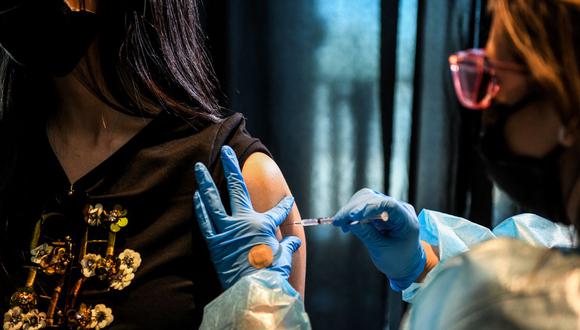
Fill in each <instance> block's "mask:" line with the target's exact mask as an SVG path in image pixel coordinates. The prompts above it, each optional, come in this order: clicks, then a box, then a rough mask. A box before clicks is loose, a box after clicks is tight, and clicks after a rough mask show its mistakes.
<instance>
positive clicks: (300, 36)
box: [204, 0, 491, 329]
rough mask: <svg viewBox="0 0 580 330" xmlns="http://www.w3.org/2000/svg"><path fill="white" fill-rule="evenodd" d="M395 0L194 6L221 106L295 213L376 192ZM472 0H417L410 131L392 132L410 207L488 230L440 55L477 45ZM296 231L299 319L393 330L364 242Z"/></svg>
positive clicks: (390, 82) (381, 181)
mask: <svg viewBox="0 0 580 330" xmlns="http://www.w3.org/2000/svg"><path fill="white" fill-rule="evenodd" d="M402 1H404V0H342V1H341V0H270V1H266V0H243V1H242V0H207V1H205V7H204V13H205V18H206V19H205V28H206V31H207V34H208V44H209V47H210V49H211V55H212V57H213V61H214V65H215V69H216V72H217V74H218V76H219V79H220V82H221V86H222V94H223V95H222V99H223V104H224V105H226V106H227V108H228V109H230V110H231V111H236V112H242V113H243V114H245V116H246V117H247V118H248V127H249V130H250V132H251V133H252V134H253V135H255V136H257V137H259V138H260V139H262V140H263V142H265V144H266V145H267V146H268V147H269V148H270V150H271V152H272V154H273V155H274V158H275V160H276V162H277V163H278V165H279V166H280V167H281V169H282V171H283V172H284V174H285V176H286V179H287V181H288V183H289V185H290V187H291V189H292V190H293V193H294V195H295V197H296V200H297V203H298V205H299V207H300V210H301V213H302V216H303V217H318V216H326V215H332V214H333V213H334V212H335V211H336V210H338V208H339V207H340V205H341V204H344V203H345V202H346V201H347V200H348V197H349V196H350V195H351V194H352V193H354V192H355V191H356V190H358V189H359V188H361V187H364V186H371V187H373V188H374V189H377V190H380V191H385V192H386V191H389V182H388V181H389V180H388V178H389V176H388V172H389V168H388V167H389V164H390V155H391V149H392V145H391V143H392V141H393V111H394V108H393V107H394V95H393V93H394V87H395V84H396V80H397V77H396V75H395V69H394V68H395V65H396V63H397V61H398V60H401V59H400V58H397V54H396V47H397V33H398V32H402V33H404V31H397V26H398V25H397V22H398V15H399V11H398V8H399V4H400V3H401V2H402ZM483 2H484V1H479V0H438V1H420V0H419V1H418V5H419V8H418V13H417V15H418V19H417V22H418V23H417V24H418V26H417V27H416V29H417V45H416V57H415V76H414V79H413V80H414V84H413V85H414V94H413V95H414V96H413V102H412V103H413V104H412V116H411V117H412V120H413V122H412V125H411V128H412V129H411V130H410V131H409V132H403V133H397V134H408V135H409V136H408V138H409V139H410V141H411V144H410V152H409V161H408V164H406V166H407V167H408V173H409V174H408V178H406V180H408V196H407V199H408V200H409V201H410V202H412V203H413V204H414V205H416V208H417V209H418V210H419V209H421V208H431V209H436V210H441V211H445V212H449V213H453V214H458V215H462V216H465V217H468V218H471V219H473V220H475V221H477V222H479V223H482V224H485V225H489V224H490V222H491V185H490V184H489V182H488V181H487V179H486V177H485V175H484V174H483V172H482V171H483V170H482V167H481V164H480V162H479V159H478V158H477V154H476V152H475V149H474V147H473V145H474V141H475V139H476V137H477V134H478V129H479V114H476V113H472V112H467V111H464V110H462V109H460V107H459V106H458V104H457V102H456V100H455V96H454V94H453V90H452V88H451V82H450V76H449V72H448V64H447V57H448V56H449V55H450V54H451V53H452V52H454V51H457V50H460V49H464V48H470V47H473V46H482V41H483V42H484V41H485V30H484V29H481V25H482V24H483V23H482V18H483V17H484V16H485V15H484V14H485V10H484V9H483V10H482V8H485V7H484V6H485V4H484V3H483ZM335 7H336V8H335ZM365 29H366V30H365ZM402 56H405V54H403V55H402ZM306 234H307V238H308V269H307V286H306V308H307V311H308V313H309V315H310V318H311V321H312V325H313V328H314V329H353V328H360V329H387V328H389V329H397V328H398V325H399V321H400V316H401V313H402V312H403V311H404V308H405V305H404V304H402V303H401V301H400V297H399V296H398V295H396V294H394V293H392V292H390V293H389V290H388V289H387V281H386V279H385V278H384V276H381V275H380V274H379V273H378V272H377V271H376V270H375V269H374V267H373V266H372V264H371V262H370V260H369V258H368V257H367V254H366V251H365V249H364V247H362V246H361V244H359V243H358V241H356V240H355V239H354V238H353V237H351V236H348V235H344V234H342V233H340V232H339V231H338V230H336V229H335V228H327V227H325V228H309V229H307V232H306Z"/></svg>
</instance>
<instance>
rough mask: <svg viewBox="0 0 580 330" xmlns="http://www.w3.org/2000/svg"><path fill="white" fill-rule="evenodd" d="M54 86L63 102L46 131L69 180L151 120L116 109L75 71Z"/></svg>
mask: <svg viewBox="0 0 580 330" xmlns="http://www.w3.org/2000/svg"><path fill="white" fill-rule="evenodd" d="M55 85H56V91H57V93H58V96H59V98H60V102H59V104H58V106H57V109H56V111H55V112H54V115H53V116H52V117H51V118H49V120H48V123H47V134H48V138H49V141H50V144H51V146H52V148H53V151H54V153H55V155H56V157H57V158H58V160H59V161H60V163H61V165H62V167H63V169H64V171H65V172H66V174H67V176H68V178H69V180H70V183H74V182H76V181H77V180H78V179H79V178H81V177H82V176H84V175H85V174H87V173H88V172H89V171H91V170H92V169H93V168H95V167H97V166H98V165H99V164H100V163H102V162H103V161H105V160H106V159H107V158H109V157H110V156H111V155H112V154H113V153H115V152H116V151H117V150H118V149H120V148H121V147H122V146H123V145H125V144H126V143H127V142H128V141H129V140H130V139H131V138H133V136H135V135H136V134H137V133H138V132H139V131H140V130H141V129H143V128H144V127H145V126H146V125H147V123H149V122H150V119H146V118H142V117H135V116H129V115H126V114H124V113H121V112H119V111H116V110H115V109H113V108H112V107H110V106H109V105H107V104H106V103H105V102H103V101H101V100H100V99H99V98H98V97H96V96H95V95H94V94H93V93H92V92H91V91H90V90H89V89H88V88H87V87H86V86H85V85H84V84H82V83H81V82H80V81H79V80H78V78H77V77H76V76H75V74H74V73H72V74H70V75H68V76H66V77H64V78H58V79H55Z"/></svg>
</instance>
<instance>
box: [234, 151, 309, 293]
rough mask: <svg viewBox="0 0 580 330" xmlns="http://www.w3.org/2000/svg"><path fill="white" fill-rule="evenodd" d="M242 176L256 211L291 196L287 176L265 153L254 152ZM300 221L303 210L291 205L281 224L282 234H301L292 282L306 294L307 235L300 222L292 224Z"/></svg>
mask: <svg viewBox="0 0 580 330" xmlns="http://www.w3.org/2000/svg"><path fill="white" fill-rule="evenodd" d="M242 176H243V177H244V180H245V181H246V186H247V187H248V192H249V193H250V199H251V200H252V204H253V206H254V209H255V210H256V211H257V212H267V211H269V210H270V209H271V208H273V207H274V206H276V205H277V204H278V203H279V202H280V201H281V200H282V199H283V198H284V197H285V196H290V195H292V193H291V192H290V188H289V187H288V184H287V183H286V180H285V179H284V175H283V174H282V171H280V168H279V167H278V165H277V164H276V162H274V160H272V158H270V157H268V156H267V155H266V154H263V153H259V152H257V153H253V154H252V155H250V157H248V159H247V160H246V162H245V163H244V166H243V168H242ZM298 220H300V213H299V211H298V207H297V206H296V204H294V206H293V207H292V210H291V211H290V214H289V215H288V218H286V220H285V222H284V223H283V224H282V225H281V226H280V232H281V234H282V236H298V237H299V238H300V239H301V240H302V245H301V246H300V248H299V249H298V251H297V252H296V253H295V254H294V257H293V259H292V274H291V275H290V279H289V282H290V284H292V286H293V287H294V288H295V289H296V290H297V291H298V292H300V293H301V294H302V295H304V282H305V278H306V237H305V235H304V228H303V227H302V226H301V225H293V224H292V223H293V222H295V221H298Z"/></svg>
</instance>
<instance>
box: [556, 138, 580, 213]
mask: <svg viewBox="0 0 580 330" xmlns="http://www.w3.org/2000/svg"><path fill="white" fill-rule="evenodd" d="M560 171H561V172H560V173H561V175H560V180H561V184H562V193H563V195H564V198H565V199H566V200H565V201H564V202H565V203H566V205H565V207H566V213H567V216H568V219H570V220H571V221H572V222H579V221H580V143H577V144H576V145H574V146H572V147H570V148H568V149H567V150H566V152H565V153H564V155H563V156H562V162H561V167H560ZM578 224H580V223H578Z"/></svg>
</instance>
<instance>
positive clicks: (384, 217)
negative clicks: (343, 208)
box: [282, 211, 389, 227]
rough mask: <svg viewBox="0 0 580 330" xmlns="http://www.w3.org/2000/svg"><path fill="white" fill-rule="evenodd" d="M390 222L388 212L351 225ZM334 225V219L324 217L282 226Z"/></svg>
mask: <svg viewBox="0 0 580 330" xmlns="http://www.w3.org/2000/svg"><path fill="white" fill-rule="evenodd" d="M388 220H389V213H387V212H386V211H385V212H383V213H381V214H380V216H379V217H372V218H368V219H360V220H356V221H352V222H350V225H351V226H353V225H357V224H367V223H370V222H372V221H383V222H386V221H388ZM333 223H334V217H324V218H311V219H302V220H299V221H294V222H291V223H285V224H283V225H282V226H289V225H302V226H304V227H310V226H318V225H331V224H333Z"/></svg>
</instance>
